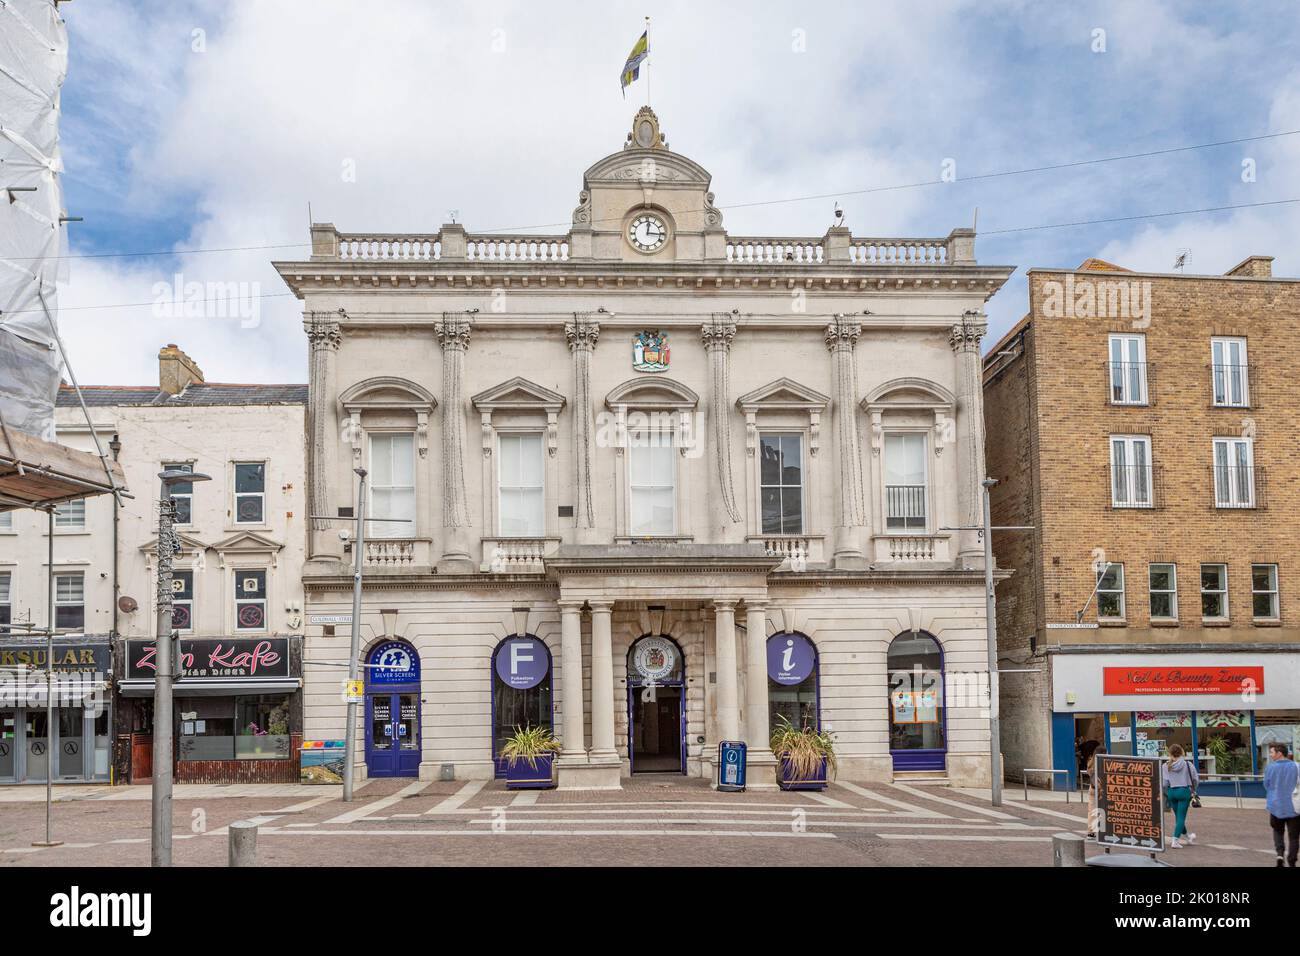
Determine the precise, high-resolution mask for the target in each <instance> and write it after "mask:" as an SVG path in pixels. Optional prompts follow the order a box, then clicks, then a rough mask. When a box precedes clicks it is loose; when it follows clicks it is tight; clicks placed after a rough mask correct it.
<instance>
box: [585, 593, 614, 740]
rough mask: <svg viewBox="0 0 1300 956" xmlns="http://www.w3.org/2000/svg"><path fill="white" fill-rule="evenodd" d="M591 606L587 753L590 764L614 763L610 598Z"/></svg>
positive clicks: (591, 602) (611, 610) (593, 602)
mask: <svg viewBox="0 0 1300 956" xmlns="http://www.w3.org/2000/svg"><path fill="white" fill-rule="evenodd" d="M587 603H588V604H589V605H590V606H591V755H590V758H589V759H590V761H591V763H593V764H610V763H612V764H614V765H618V763H619V759H618V751H617V750H615V749H614V651H613V635H612V633H611V630H610V617H611V614H612V612H613V609H614V603H613V602H612V601H589V602H587Z"/></svg>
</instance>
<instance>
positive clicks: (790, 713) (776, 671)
mask: <svg viewBox="0 0 1300 956" xmlns="http://www.w3.org/2000/svg"><path fill="white" fill-rule="evenodd" d="M817 671H818V661H817V647H816V645H815V644H813V642H812V641H810V640H809V639H808V638H806V637H804V635H802V634H796V633H793V632H790V633H783V634H773V635H772V636H771V637H769V638H768V639H767V702H768V720H769V722H770V723H771V726H772V727H773V728H775V727H776V725H777V723H778V722H779V718H781V717H784V718H785V719H786V720H788V721H790V724H791V725H792V726H794V727H796V728H803V727H813V728H816V727H819V726H821V713H820V706H819V700H818V682H817V677H818V674H817Z"/></svg>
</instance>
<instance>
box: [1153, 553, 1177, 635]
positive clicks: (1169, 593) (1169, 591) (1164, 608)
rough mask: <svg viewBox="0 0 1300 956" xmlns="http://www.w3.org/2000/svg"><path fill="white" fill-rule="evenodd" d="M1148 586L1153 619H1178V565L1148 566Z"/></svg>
mask: <svg viewBox="0 0 1300 956" xmlns="http://www.w3.org/2000/svg"><path fill="white" fill-rule="evenodd" d="M1147 588H1148V590H1149V592H1150V597H1151V619H1152V620H1155V621H1176V620H1178V567H1177V565H1173V564H1151V565H1148V566H1147Z"/></svg>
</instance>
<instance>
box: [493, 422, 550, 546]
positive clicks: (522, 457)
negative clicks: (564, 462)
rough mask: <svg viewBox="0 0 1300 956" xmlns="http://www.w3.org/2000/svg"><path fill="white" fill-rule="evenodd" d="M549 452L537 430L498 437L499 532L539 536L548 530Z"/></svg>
mask: <svg viewBox="0 0 1300 956" xmlns="http://www.w3.org/2000/svg"><path fill="white" fill-rule="evenodd" d="M545 467H546V455H545V452H544V451H543V450H542V436H541V434H540V433H538V432H532V433H520V434H517V435H511V434H504V435H500V436H499V437H498V439H497V496H498V497H497V501H498V505H499V507H498V509H497V513H498V516H499V517H498V525H499V528H498V533H499V534H500V535H501V536H502V537H506V538H540V537H542V536H543V535H544V534H545V533H546V481H545V477H544V473H545Z"/></svg>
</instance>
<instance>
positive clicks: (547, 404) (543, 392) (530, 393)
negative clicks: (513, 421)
mask: <svg viewBox="0 0 1300 956" xmlns="http://www.w3.org/2000/svg"><path fill="white" fill-rule="evenodd" d="M470 402H471V403H472V404H473V406H474V407H475V408H476V409H478V410H479V411H480V412H494V411H496V410H498V409H509V410H512V411H521V410H522V411H529V410H536V411H540V412H546V413H547V414H551V415H554V414H556V413H558V412H559V411H560V409H562V408H564V403H565V398H564V396H563V395H561V394H560V393H559V392H553V391H551V390H550V389H549V388H544V387H543V386H541V385H538V384H537V383H536V382H530V381H528V379H526V378H522V377H520V376H518V375H516V376H515V377H514V378H512V379H510V381H508V382H502V383H501V384H500V385H494V386H492V387H491V388H489V389H485V390H483V391H481V392H479V393H478V394H477V395H475V396H474V397H473V398H471V399H470Z"/></svg>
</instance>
